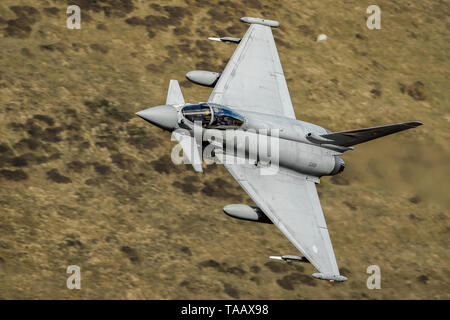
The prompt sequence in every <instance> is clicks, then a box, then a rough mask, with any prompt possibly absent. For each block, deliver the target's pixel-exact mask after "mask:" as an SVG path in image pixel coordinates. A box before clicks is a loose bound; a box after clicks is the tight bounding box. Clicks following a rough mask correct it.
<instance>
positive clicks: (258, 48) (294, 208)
mask: <svg viewBox="0 0 450 320" xmlns="http://www.w3.org/2000/svg"><path fill="white" fill-rule="evenodd" d="M241 21H242V22H246V23H249V24H250V27H249V28H248V30H247V32H246V33H245V35H244V37H243V38H231V37H224V38H209V39H210V40H214V41H219V42H228V43H236V44H238V46H237V48H236V50H235V52H234V53H233V55H232V57H231V59H230V60H229V61H228V64H227V66H226V67H225V70H223V72H222V73H216V72H210V71H202V70H196V71H191V72H188V73H187V74H186V77H187V78H188V79H189V80H190V81H192V82H194V83H196V84H200V85H204V86H209V87H214V89H213V91H212V93H211V95H210V97H209V99H208V102H201V103H197V104H190V103H185V102H184V98H183V95H182V93H181V90H180V87H179V84H178V82H177V81H176V80H171V81H170V85H169V92H168V95H167V100H166V103H165V105H161V106H157V107H152V108H148V109H145V110H141V111H139V112H137V115H138V116H139V117H141V118H143V119H144V120H146V121H148V122H150V123H151V124H153V125H155V126H158V127H160V128H162V129H165V130H168V131H171V132H172V138H174V139H176V140H177V141H178V142H179V144H178V145H177V146H179V150H178V151H181V149H182V150H183V159H184V160H185V163H186V161H187V163H190V164H192V166H193V168H194V170H195V171H197V172H202V171H203V167H202V163H203V161H202V160H204V162H205V163H208V161H211V159H213V160H214V161H216V162H220V163H222V164H223V165H224V166H225V167H226V168H227V170H228V171H229V172H230V173H231V175H232V176H233V177H234V178H235V179H236V181H237V182H238V183H239V184H240V185H241V187H242V188H243V189H244V190H245V192H247V193H248V195H249V196H250V197H251V198H252V200H253V201H254V202H255V204H256V205H257V207H254V206H248V205H243V204H230V205H227V206H225V207H224V208H223V211H224V212H225V213H226V214H228V215H229V216H232V217H235V218H239V219H245V220H251V221H258V222H267V223H273V224H274V225H275V226H277V227H278V228H279V229H280V231H281V232H282V233H283V234H284V235H285V236H286V237H287V238H288V239H289V241H291V242H292V244H293V245H294V246H295V247H296V248H297V249H298V250H299V251H300V252H301V253H302V256H295V255H284V256H272V257H271V258H273V259H278V260H285V261H301V262H309V263H311V264H312V265H313V266H314V267H315V268H316V269H317V270H318V271H319V272H317V273H314V274H313V275H312V276H313V277H315V278H318V279H323V280H329V281H330V282H333V281H345V280H347V278H346V277H345V276H343V275H340V273H339V268H338V265H337V262H336V258H335V255H334V251H333V246H332V244H331V240H330V236H329V234H328V229H327V225H326V222H325V218H324V214H323V211H322V207H321V205H320V201H319V197H318V194H317V190H316V187H315V184H316V183H319V178H320V177H322V176H332V175H336V174H339V173H340V172H342V171H343V170H344V168H345V163H344V161H343V160H342V159H341V158H340V157H339V156H340V155H342V154H343V153H344V152H345V151H348V150H353V146H354V145H357V144H359V143H362V142H366V141H369V140H373V139H377V138H380V137H383V136H386V135H389V134H392V133H396V132H399V131H402V130H407V129H411V128H415V127H418V126H420V125H422V123H420V122H416V121H414V122H404V123H399V124H391V125H384V126H380V127H372V128H365V129H358V130H351V131H342V132H331V131H329V130H327V129H325V128H322V127H320V126H318V125H315V124H311V123H307V122H304V121H301V120H297V119H296V117H295V113H294V109H293V107H292V102H291V99H290V96H289V91H288V87H287V84H286V80H285V77H284V73H283V69H282V67H281V63H280V59H279V56H278V52H277V49H276V46H275V41H274V38H273V35H272V30H271V28H277V27H279V23H278V22H277V21H273V20H265V19H260V18H250V17H244V18H241ZM236 141H237V142H236ZM176 153H177V152H175V154H176ZM178 153H179V152H178ZM175 158H176V157H175ZM172 160H174V162H175V160H176V159H174V152H173V151H172Z"/></svg>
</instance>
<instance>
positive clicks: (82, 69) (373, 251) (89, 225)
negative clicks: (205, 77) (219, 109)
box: [0, 0, 450, 299]
mask: <svg viewBox="0 0 450 320" xmlns="http://www.w3.org/2000/svg"><path fill="white" fill-rule="evenodd" d="M377 3H378V5H379V6H380V7H381V9H382V29H381V30H374V31H370V30H368V29H367V28H366V27H365V19H366V18H367V16H368V15H367V14H366V13H365V10H366V7H367V6H368V5H369V4H366V3H362V2H361V1H356V0H354V1H344V2H341V3H340V4H338V3H337V2H336V1H328V0H326V1H314V2H312V1H285V2H283V3H281V4H280V3H279V2H274V1H258V0H252V1H245V4H244V2H240V1H219V2H218V4H214V5H212V4H210V2H208V1H204V0H201V1H200V0H198V1H193V0H186V1H181V0H176V1H167V2H166V3H164V4H163V3H160V2H158V3H156V2H154V3H152V2H150V1H143V0H108V1H88V0H71V1H62V0H60V1H56V0H55V1H50V0H46V1H31V0H24V1H20V2H18V1H14V0H3V1H1V2H0V128H1V133H2V135H1V137H0V211H1V212H0V213H1V215H0V298H3V299H11V298H18V299H28V298H30V299H39V298H58V299H72V298H83V299H84V298H114V299H126V298H137V299H144V298H145V299H184V298H194V299H198V298H208V299H211V298H213V299H215V298H219V299H228V298H243V299H246V298H247V299H248V298H252V299H253V298H254V299H259V298H263V299H267V298H268V299H304V298H305V299H310V298H317V299H325V298H326V299H330V298H336V299H350V298H356V299H359V298H369V299H380V298H395V299H405V298H412V299H418V298H438V299H448V298H450V295H449V280H448V279H449V278H450V269H449V261H450V256H449V245H448V243H449V242H448V240H449V231H450V227H449V211H448V208H449V200H448V193H449V191H450V189H449V183H448V176H449V166H448V161H449V145H448V141H449V138H450V136H449V130H448V127H449V121H450V113H449V102H450V96H449V90H448V88H449V81H448V79H449V70H450V65H449V52H450V50H449V38H448V31H449V27H450V24H449V20H448V18H447V16H446V12H449V4H448V2H445V1H432V0H424V1H420V2H418V1H415V2H406V3H405V2H404V1H403V2H402V1H384V0H380V1H378V2H377ZM68 4H79V5H80V6H81V9H82V29H81V30H68V29H67V28H66V27H65V21H66V13H65V11H66V8H67V6H68ZM245 15H247V16H257V17H266V18H269V19H276V20H279V21H281V28H280V29H276V30H274V34H275V38H276V42H277V46H278V50H279V53H280V58H281V60H282V63H283V67H284V71H285V75H286V79H287V82H288V86H289V89H290V93H291V96H292V101H293V104H294V106H295V111H296V114H297V117H298V118H299V119H302V120H306V121H309V122H314V123H317V124H319V125H322V126H324V127H327V128H329V129H330V130H346V129H355V128H360V127H368V126H373V125H381V124H386V123H396V122H402V121H410V120H420V121H423V122H424V123H425V125H424V126H422V127H420V128H418V129H415V130H410V131H407V132H403V133H400V134H398V135H395V136H391V137H387V138H383V139H380V140H377V141H373V142H369V143H367V144H363V145H360V146H358V147H357V148H356V150H355V151H353V152H349V153H347V154H346V155H345V156H344V159H345V160H346V162H347V169H346V171H345V172H344V173H343V174H342V175H340V176H338V177H333V178H323V179H322V184H320V185H319V186H318V188H319V192H320V195H321V200H322V205H323V208H324V212H325V215H326V218H327V222H328V226H329V231H330V235H331V238H332V241H333V245H334V249H335V253H336V257H337V260H338V264H339V266H340V267H341V269H342V273H343V274H344V275H346V276H348V277H349V280H348V282H346V283H335V284H333V285H330V284H329V283H326V282H323V281H318V280H313V279H312V278H311V277H310V275H311V273H313V272H315V271H314V268H313V267H312V266H310V265H305V264H301V265H300V264H299V265H296V264H292V265H289V264H283V263H276V262H271V261H269V260H268V256H269V255H271V254H295V252H296V250H295V248H294V247H293V246H292V245H291V244H290V243H289V242H288V241H287V240H286V239H285V238H284V237H283V236H282V234H281V233H280V232H279V231H278V230H277V229H276V228H275V227H274V226H272V225H261V224H255V223H250V222H244V221H239V220H233V219H231V218H229V217H227V216H225V215H224V214H223V213H222V212H221V208H222V206H224V205H226V204H228V203H251V201H250V199H249V198H248V196H247V195H246V194H245V193H244V192H243V191H242V190H241V189H240V188H239V186H238V185H237V183H236V182H235V181H233V179H232V178H231V177H230V176H229V175H228V174H227V172H226V171H225V170H224V168H223V167H220V166H216V167H208V168H207V169H206V173H205V174H203V175H199V174H195V173H194V172H193V170H192V169H191V168H189V167H184V166H180V167H177V166H174V165H172V164H171V162H170V157H169V155H170V150H171V147H172V146H173V142H171V141H170V135H169V134H168V133H167V132H163V131H161V130H160V129H157V128H155V127H152V126H149V125H147V124H145V123H144V122H143V121H142V120H140V119H138V118H137V117H136V116H134V113H135V112H136V111H138V110H141V109H143V108H146V107H150V106H154V105H159V104H161V103H163V102H164V99H165V96H166V90H167V86H168V83H169V79H178V80H180V81H181V83H182V87H183V88H182V89H183V92H184V95H185V98H186V100H187V101H190V102H197V101H204V100H206V99H207V98H208V95H209V92H210V90H209V89H207V88H200V87H198V86H194V85H192V84H190V83H189V82H187V81H186V80H184V75H185V73H186V72H187V71H190V70H194V69H206V70H212V71H221V70H222V69H223V67H224V65H225V64H226V62H227V60H228V58H229V57H230V55H231V54H232V52H233V50H234V48H235V46H234V45H227V44H214V43H211V42H208V41H207V40H206V39H207V37H208V36H225V35H227V36H237V37H239V36H241V35H243V33H244V32H245V30H246V28H247V25H244V24H242V23H240V22H239V18H240V17H241V16H245ZM319 33H325V34H327V36H328V41H327V42H326V43H316V42H315V37H316V36H317V35H318V34H319ZM71 264H75V265H79V266H80V267H81V272H82V282H81V283H82V289H81V290H68V289H67V288H66V279H67V276H68V275H67V274H66V268H67V266H68V265H71ZM372 264H376V265H379V266H380V268H381V272H382V289H381V290H368V289H367V288H366V279H367V277H368V275H367V274H366V268H367V267H368V266H369V265H372Z"/></svg>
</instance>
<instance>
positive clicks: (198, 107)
mask: <svg viewBox="0 0 450 320" xmlns="http://www.w3.org/2000/svg"><path fill="white" fill-rule="evenodd" d="M181 112H182V114H183V117H185V118H186V119H187V120H189V121H190V122H193V123H196V122H201V125H202V127H203V128H207V129H230V128H238V127H240V126H241V125H242V124H243V123H244V118H243V117H242V116H241V115H239V114H237V113H235V112H233V111H232V110H231V109H230V108H227V107H224V106H220V105H218V104H215V103H199V104H191V105H187V106H185V107H183V109H181Z"/></svg>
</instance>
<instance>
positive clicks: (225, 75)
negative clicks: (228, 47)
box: [208, 24, 295, 119]
mask: <svg viewBox="0 0 450 320" xmlns="http://www.w3.org/2000/svg"><path fill="white" fill-rule="evenodd" d="M208 102H214V103H218V104H222V105H226V106H231V107H236V108H238V109H242V110H247V111H255V112H263V113H269V114H275V115H284V116H285V117H289V118H293V119H295V113H294V109H293V107H292V102H291V98H290V96H289V90H288V87H287V84H286V79H285V78H284V73H283V68H282V67H281V63H280V58H279V56H278V52H277V48H276V46H275V41H274V39H273V35H272V30H271V28H270V26H267V25H262V24H251V25H250V27H249V29H248V30H247V33H246V34H245V35H244V37H243V38H242V40H241V41H240V43H239V45H238V47H237V48H236V50H235V51H234V53H233V55H232V57H231V59H230V60H229V61H228V64H227V66H226V67H225V70H224V71H223V72H222V75H221V76H220V78H219V80H218V81H217V84H216V86H215V88H214V90H213V92H212V93H211V96H210V97H209V100H208Z"/></svg>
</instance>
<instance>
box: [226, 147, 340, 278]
mask: <svg viewBox="0 0 450 320" xmlns="http://www.w3.org/2000/svg"><path fill="white" fill-rule="evenodd" d="M226 157H232V156H230V155H227V156H226ZM218 158H219V160H220V161H222V163H223V164H224V165H225V167H226V168H227V169H228V171H229V172H230V173H231V174H232V175H233V177H234V178H235V179H236V180H237V181H238V182H239V184H240V185H241V187H242V188H243V189H244V190H245V191H246V192H247V193H248V195H249V196H250V197H251V198H252V199H253V201H254V202H255V203H256V204H257V205H258V207H259V208H260V209H261V210H262V211H263V212H264V214H265V215H266V216H267V217H268V218H269V219H270V220H271V221H272V222H273V224H275V225H276V226H277V227H278V229H280V231H281V232H282V233H283V234H284V235H285V236H286V237H287V238H288V239H289V240H290V241H291V242H292V244H293V245H294V246H295V247H296V248H297V249H298V250H299V251H300V252H301V253H302V254H303V255H304V256H305V257H306V258H307V259H308V260H309V262H311V264H313V265H314V267H316V268H317V269H318V270H319V271H320V273H321V274H319V276H318V277H320V278H321V279H329V280H338V281H345V280H346V278H345V277H342V276H340V275H339V269H338V266H337V263H336V258H335V256H334V251H333V246H332V244H331V240H330V236H329V234H328V229H327V225H326V222H325V218H324V215H323V211H322V207H321V205H320V201H319V197H318V195H317V190H316V187H315V182H314V181H317V178H316V177H310V176H306V175H302V174H299V173H296V172H292V171H287V170H286V169H282V168H280V169H279V171H278V173H276V174H274V175H261V174H260V169H259V168H258V167H256V166H254V165H251V164H229V163H236V161H235V160H236V158H233V157H232V158H233V159H232V160H233V161H234V162H233V161H229V159H230V158H228V160H227V161H224V159H225V158H223V156H222V158H220V156H219V157H218ZM314 276H315V275H314Z"/></svg>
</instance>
